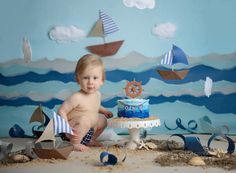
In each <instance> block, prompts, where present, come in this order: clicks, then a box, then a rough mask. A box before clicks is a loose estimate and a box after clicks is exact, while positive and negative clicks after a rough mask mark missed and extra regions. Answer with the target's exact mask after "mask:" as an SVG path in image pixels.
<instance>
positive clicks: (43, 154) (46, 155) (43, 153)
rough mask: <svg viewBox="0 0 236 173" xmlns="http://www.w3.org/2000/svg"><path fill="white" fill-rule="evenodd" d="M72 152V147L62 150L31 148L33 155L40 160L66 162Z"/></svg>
mask: <svg viewBox="0 0 236 173" xmlns="http://www.w3.org/2000/svg"><path fill="white" fill-rule="evenodd" d="M72 150H73V146H72V145H70V146H65V147H62V148H33V151H34V152H35V154H36V155H37V156H38V157H39V158H41V159H52V158H54V159H64V160H66V159H67V158H68V156H69V155H70V153H71V152H72Z"/></svg>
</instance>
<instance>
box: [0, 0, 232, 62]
mask: <svg viewBox="0 0 236 173" xmlns="http://www.w3.org/2000/svg"><path fill="white" fill-rule="evenodd" d="M123 2H124V1H123V0H115V1H114V0H96V1H94V0H66V1H64V0H40V1H32V0H18V1H15V0H1V2H0V4H1V5H0V21H1V27H0V61H1V62H5V61H8V60H11V59H15V58H21V57H22V50H21V47H22V39H23V37H27V38H28V39H29V40H30V44H31V48H32V54H33V56H32V57H33V58H32V59H33V60H37V59H41V58H44V57H47V58H48V59H55V58H65V59H68V60H76V59H78V57H81V56H82V55H84V54H85V53H88V51H87V50H86V49H85V47H86V46H88V45H91V44H94V43H99V42H102V39H101V38H88V37H86V36H85V37H83V38H80V39H79V40H78V41H76V42H67V43H57V42H56V41H53V40H51V39H50V38H49V35H48V33H49V32H50V30H51V29H52V28H53V27H56V26H64V27H69V26H71V25H74V26H76V27H78V28H79V29H80V30H82V31H83V32H84V33H85V34H87V33H88V32H89V31H90V30H91V28H92V27H93V25H94V23H95V22H96V20H97V18H98V11H99V9H101V10H103V11H104V12H105V13H107V14H108V15H110V16H111V17H112V18H113V19H114V21H115V22H116V23H117V24H118V25H119V27H120V31H118V32H117V33H114V34H113V35H111V36H108V38H107V40H108V41H115V40H120V39H124V40H125V42H124V44H123V45H122V47H121V49H120V50H119V51H118V53H117V54H116V55H115V57H118V58H119V57H124V56H126V55H127V54H128V53H130V52H132V51H137V52H140V53H142V54H143V55H145V56H148V57H157V56H160V55H163V54H164V53H165V52H167V51H168V50H169V49H170V48H171V45H172V43H174V44H176V45H178V46H180V47H181V48H182V49H184V50H185V52H186V53H187V54H188V55H189V56H191V57H199V56H203V55H207V54H209V53H219V54H228V53H232V52H235V50H236V44H235V40H236V34H235V31H236V20H235V18H236V13H235V7H236V1H235V0H156V1H154V2H155V7H154V8H152V9H150V8H146V9H142V10H141V9H138V8H135V7H127V6H125V5H124V3H123ZM166 23H171V24H173V25H174V26H175V28H176V29H175V31H174V33H173V35H172V37H170V38H161V37H158V36H157V35H154V34H153V33H152V30H153V28H154V26H156V25H160V24H166Z"/></svg>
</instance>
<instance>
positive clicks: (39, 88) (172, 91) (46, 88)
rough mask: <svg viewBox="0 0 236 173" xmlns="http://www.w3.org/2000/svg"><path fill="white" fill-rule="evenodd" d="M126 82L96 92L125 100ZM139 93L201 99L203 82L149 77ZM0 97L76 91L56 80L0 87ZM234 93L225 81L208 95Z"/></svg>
mask: <svg viewBox="0 0 236 173" xmlns="http://www.w3.org/2000/svg"><path fill="white" fill-rule="evenodd" d="M126 84H127V81H125V80H123V81H120V82H110V81H105V83H104V85H103V86H102V87H101V89H100V91H101V93H102V97H103V99H112V98H113V97H115V96H119V97H125V89H124V88H125V86H126ZM142 87H143V94H142V95H141V97H145V98H146V97H148V96H159V95H163V96H181V95H192V96H196V97H198V96H203V95H204V81H203V80H200V81H197V82H190V83H184V84H178V85H177V84H167V83H165V82H163V81H160V80H157V79H154V78H151V79H150V81H149V82H148V83H147V84H146V85H143V86H142ZM0 88H1V91H0V97H4V98H13V97H14V98H17V97H30V98H31V99H32V100H38V101H47V100H50V99H52V98H61V99H63V100H64V99H65V98H67V97H68V96H69V95H71V94H72V93H74V92H76V91H78V90H79V89H80V87H79V85H77V84H76V83H75V82H69V83H63V82H60V81H49V82H42V83H34V82H24V83H21V84H17V85H12V86H5V85H0ZM235 92H236V83H232V82H228V81H218V82H213V87H212V94H214V93H223V94H231V93H235Z"/></svg>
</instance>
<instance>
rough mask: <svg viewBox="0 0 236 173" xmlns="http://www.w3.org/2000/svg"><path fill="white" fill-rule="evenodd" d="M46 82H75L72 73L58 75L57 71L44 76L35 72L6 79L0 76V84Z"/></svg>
mask: <svg viewBox="0 0 236 173" xmlns="http://www.w3.org/2000/svg"><path fill="white" fill-rule="evenodd" d="M26 81H29V82H39V83H40V82H47V81H61V82H64V83H67V82H75V79H74V74H73V73H60V72H57V71H50V72H48V73H45V74H37V73H35V72H28V73H26V74H22V75H16V76H10V77H6V76H3V75H2V74H0V84H3V85H7V86H10V85H16V84H19V83H23V82H26Z"/></svg>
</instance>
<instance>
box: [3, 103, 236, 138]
mask: <svg viewBox="0 0 236 173" xmlns="http://www.w3.org/2000/svg"><path fill="white" fill-rule="evenodd" d="M59 106H60V105H56V106H55V107H54V108H53V110H54V111H57V110H58V108H59ZM36 107H37V106H21V107H13V106H1V107H0V111H1V126H0V137H6V136H8V131H9V129H10V128H11V127H12V126H13V125H14V124H18V125H20V126H21V127H22V129H23V130H24V131H25V133H26V134H27V135H32V133H31V128H32V127H33V125H35V124H37V123H32V124H30V123H29V120H30V117H31V115H32V113H33V111H34V110H35V109H36ZM109 110H110V111H112V112H113V114H114V117H116V116H117V106H115V107H113V108H109ZM43 111H44V112H45V113H46V114H47V115H48V116H49V117H51V110H50V109H48V108H46V107H43ZM150 114H151V115H155V116H158V117H159V118H160V120H161V124H162V125H161V126H160V127H155V128H153V129H148V133H149V134H173V133H187V132H186V131H183V130H180V129H177V130H174V131H170V130H167V129H166V128H165V127H164V125H163V123H164V122H166V124H167V125H168V126H169V127H176V123H175V120H176V119H177V118H181V119H182V124H183V125H186V126H187V123H188V122H189V121H190V120H195V121H197V123H199V119H200V118H201V117H203V116H208V117H209V118H210V119H211V120H212V124H213V125H214V126H216V127H221V126H222V125H227V126H228V127H229V128H230V133H231V134H236V126H235V122H236V116H235V114H217V115H216V114H214V113H212V112H211V111H209V110H208V109H207V108H206V107H204V106H201V107H199V106H194V105H191V104H189V103H182V102H178V101H177V102H174V103H169V102H168V103H162V104H153V105H150ZM115 130H116V132H123V131H125V129H115ZM196 131H197V132H198V133H204V131H203V129H201V127H200V126H198V128H197V129H196Z"/></svg>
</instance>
